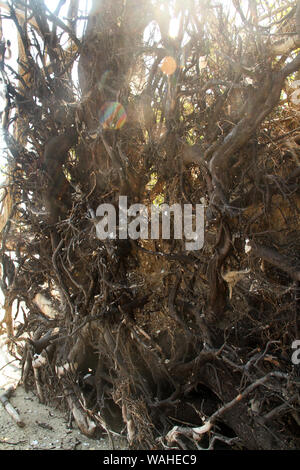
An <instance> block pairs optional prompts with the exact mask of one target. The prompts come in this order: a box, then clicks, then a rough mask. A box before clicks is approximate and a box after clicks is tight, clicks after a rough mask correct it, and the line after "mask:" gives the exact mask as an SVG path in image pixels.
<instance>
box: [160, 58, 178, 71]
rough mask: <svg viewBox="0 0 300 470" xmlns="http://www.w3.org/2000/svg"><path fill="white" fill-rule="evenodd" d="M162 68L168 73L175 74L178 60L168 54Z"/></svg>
mask: <svg viewBox="0 0 300 470" xmlns="http://www.w3.org/2000/svg"><path fill="white" fill-rule="evenodd" d="M160 68H161V71H162V72H163V73H165V74H166V75H173V73H174V72H175V70H176V69H177V64H176V60H175V59H174V58H173V57H171V56H167V57H165V58H164V59H163V61H162V64H161V66H160Z"/></svg>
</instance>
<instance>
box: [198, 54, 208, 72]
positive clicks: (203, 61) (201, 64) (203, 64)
mask: <svg viewBox="0 0 300 470" xmlns="http://www.w3.org/2000/svg"><path fill="white" fill-rule="evenodd" d="M206 67H207V58H206V57H205V56H202V57H200V59H199V69H200V70H202V69H205V68H206Z"/></svg>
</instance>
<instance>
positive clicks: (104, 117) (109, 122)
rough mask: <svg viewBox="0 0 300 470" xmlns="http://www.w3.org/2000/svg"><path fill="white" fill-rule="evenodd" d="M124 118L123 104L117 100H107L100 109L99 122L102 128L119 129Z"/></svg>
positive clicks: (125, 116)
mask: <svg viewBox="0 0 300 470" xmlns="http://www.w3.org/2000/svg"><path fill="white" fill-rule="evenodd" d="M126 120H127V114H126V111H125V109H124V106H122V105H121V103H118V102H117V101H108V102H106V103H105V104H104V105H103V106H102V108H101V109H100V124H101V125H102V127H103V129H121V128H122V127H123V126H124V124H125V122H126Z"/></svg>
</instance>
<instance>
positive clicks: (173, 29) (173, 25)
mask: <svg viewBox="0 0 300 470" xmlns="http://www.w3.org/2000/svg"><path fill="white" fill-rule="evenodd" d="M179 26H180V16H179V17H178V18H172V19H171V21H170V26H169V36H170V37H171V38H173V39H175V38H177V36H178V33H179Z"/></svg>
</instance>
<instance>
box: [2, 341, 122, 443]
mask: <svg viewBox="0 0 300 470" xmlns="http://www.w3.org/2000/svg"><path fill="white" fill-rule="evenodd" d="M12 360H13V358H12V357H11V356H9V353H8V352H7V349H6V346H5V342H4V339H3V338H2V339H1V337H0V394H2V393H3V392H4V391H5V390H6V389H7V388H9V387H10V386H14V387H17V388H16V391H15V393H14V395H13V396H12V397H11V399H10V403H11V404H12V406H13V407H14V408H15V409H16V410H17V411H18V412H19V414H20V416H21V419H22V421H23V422H24V423H25V427H24V428H19V427H18V426H17V425H16V423H15V422H14V421H13V420H12V418H11V417H10V416H9V414H8V413H7V412H6V411H5V409H4V408H3V407H2V406H1V405H0V451H1V450H112V449H113V448H114V449H115V450H126V448H127V441H126V439H125V438H122V437H119V436H115V435H112V436H111V439H109V438H108V436H107V435H104V436H102V437H100V438H97V439H91V438H88V437H86V436H84V435H82V433H81V432H80V431H79V429H78V428H77V426H76V424H75V422H74V421H73V422H72V427H71V428H70V426H69V416H66V414H65V413H63V412H62V411H60V410H59V409H57V408H55V407H52V406H46V405H43V404H41V403H39V401H38V398H37V397H36V396H35V395H34V393H33V392H30V391H29V392H26V391H25V389H24V388H23V387H22V386H17V385H18V382H19V380H20V370H19V366H18V362H17V361H15V362H12V363H10V362H11V361H12Z"/></svg>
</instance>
